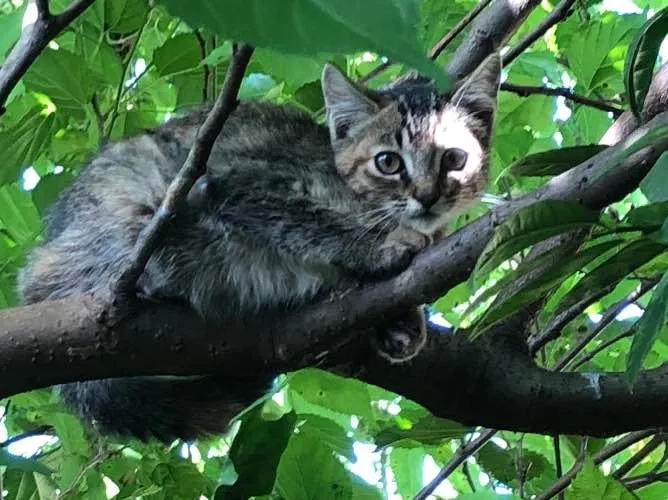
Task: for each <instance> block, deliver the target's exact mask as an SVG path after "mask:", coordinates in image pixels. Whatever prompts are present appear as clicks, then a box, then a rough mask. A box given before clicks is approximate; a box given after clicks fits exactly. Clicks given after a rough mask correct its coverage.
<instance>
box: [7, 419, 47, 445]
mask: <svg viewBox="0 0 668 500" xmlns="http://www.w3.org/2000/svg"><path fill="white" fill-rule="evenodd" d="M52 431H53V427H51V426H50V425H40V426H39V427H35V428H34V429H30V430H28V431H25V432H22V433H21V434H17V435H16V436H12V437H10V438H7V439H6V440H5V441H2V442H0V448H7V447H8V446H9V445H11V444H13V443H16V442H18V441H21V440H23V439H26V438H29V437H32V436H43V435H45V434H51V432H52Z"/></svg>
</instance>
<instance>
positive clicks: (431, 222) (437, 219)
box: [403, 200, 451, 236]
mask: <svg viewBox="0 0 668 500" xmlns="http://www.w3.org/2000/svg"><path fill="white" fill-rule="evenodd" d="M449 205H451V204H448V203H447V202H446V201H444V200H439V201H438V202H437V203H436V204H435V205H434V206H433V207H431V208H430V209H429V210H424V211H422V212H420V213H407V214H405V215H404V217H403V221H404V224H405V225H406V226H408V227H410V228H411V229H414V230H415V231H418V232H419V233H422V234H425V235H428V236H432V235H434V234H435V233H438V232H440V231H441V230H443V229H444V228H445V227H446V226H447V223H448V219H449V216H448V214H449V212H450V208H451V206H449Z"/></svg>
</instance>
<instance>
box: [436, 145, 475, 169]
mask: <svg viewBox="0 0 668 500" xmlns="http://www.w3.org/2000/svg"><path fill="white" fill-rule="evenodd" d="M467 158H468V153H467V152H466V151H464V150H463V149H459V148H450V149H446V150H445V152H444V153H443V157H442V159H441V166H442V167H443V168H444V169H446V170H461V169H463V168H464V166H465V165H466V159H467Z"/></svg>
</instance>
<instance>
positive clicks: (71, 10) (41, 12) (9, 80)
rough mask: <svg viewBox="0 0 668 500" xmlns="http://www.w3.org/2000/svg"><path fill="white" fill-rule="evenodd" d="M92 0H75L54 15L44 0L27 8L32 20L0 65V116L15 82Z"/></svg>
mask: <svg viewBox="0 0 668 500" xmlns="http://www.w3.org/2000/svg"><path fill="white" fill-rule="evenodd" d="M94 1H95V0H78V1H75V2H73V3H72V4H71V5H70V6H69V7H67V9H65V10H64V11H63V12H62V13H60V14H57V15H53V14H51V13H50V11H49V3H48V1H47V0H40V1H35V2H33V3H31V4H29V5H28V8H34V9H35V10H36V18H35V22H34V23H32V24H30V25H28V26H26V27H25V28H23V31H22V33H21V38H19V41H18V42H17V43H16V45H15V46H14V48H13V49H12V50H11V52H10V53H9V55H8V56H7V59H5V61H4V63H3V64H2V67H1V68H0V116H2V115H3V114H4V112H5V103H6V102H7V98H8V97H9V94H11V92H12V90H13V89H14V87H16V84H17V83H19V80H20V79H21V77H23V75H24V74H25V73H26V71H28V68H29V67H30V65H31V64H32V63H33V62H34V61H35V59H37V56H39V55H40V54H41V52H42V50H44V48H45V47H46V46H47V45H48V43H49V42H50V41H51V40H53V39H54V38H55V37H56V36H58V34H59V33H60V32H61V31H63V29H65V27H67V26H68V25H69V24H70V23H71V22H72V21H74V20H75V19H76V18H77V17H79V16H80V15H81V14H83V12H84V11H85V10H86V9H87V8H88V7H90V6H91V5H92V4H93V2H94Z"/></svg>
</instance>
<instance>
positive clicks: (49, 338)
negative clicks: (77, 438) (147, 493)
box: [0, 114, 668, 434]
mask: <svg viewBox="0 0 668 500" xmlns="http://www.w3.org/2000/svg"><path fill="white" fill-rule="evenodd" d="M667 122H668V114H663V115H659V116H657V117H656V118H655V119H654V120H653V121H652V122H650V123H648V124H647V125H646V126H644V127H641V128H640V129H638V130H637V131H636V132H635V133H634V134H633V135H632V137H631V138H630V140H634V139H637V138H638V137H640V136H642V135H644V134H645V133H647V132H648V131H649V130H651V129H652V128H653V127H656V126H659V125H664V124H666V123H667ZM624 145H625V143H621V144H619V145H618V146H615V147H611V148H609V149H608V150H606V151H604V152H602V153H600V154H599V155H597V156H596V157H594V158H593V159H591V160H590V161H588V162H586V163H584V164H582V165H580V166H579V167H576V168H575V169H573V170H571V171H569V172H566V173H564V174H562V175H560V176H558V177H555V178H554V179H552V180H551V181H550V182H548V183H547V184H546V185H545V186H544V187H542V188H540V189H539V190H537V191H535V192H533V193H530V194H528V195H527V196H525V197H523V198H520V199H518V200H515V201H513V202H511V203H508V204H506V205H502V206H499V207H496V208H495V209H494V210H492V211H491V212H490V213H488V214H487V215H485V216H483V217H481V218H480V219H478V220H476V221H474V222H473V223H472V224H470V225H469V226H467V227H465V228H462V229H460V230H459V231H457V232H456V233H454V234H452V235H451V236H449V237H447V238H446V239H444V240H443V241H442V242H441V243H440V244H438V245H436V246H434V247H433V248H431V249H429V250H427V251H426V252H424V253H423V254H421V255H419V256H418V258H417V259H416V260H415V261H414V263H413V264H412V265H411V267H410V268H409V269H408V270H407V271H406V272H404V273H402V274H401V275H399V276H397V277H396V278H394V279H391V280H388V281H385V282H381V283H377V284H373V285H370V286H368V287H364V288H361V289H356V290H351V291H349V292H347V293H344V294H342V295H340V296H336V297H332V298H330V299H328V300H325V301H323V302H321V303H319V304H315V305H313V306H311V307H307V308H305V309H303V310H300V311H299V312H296V313H294V314H286V315H285V316H284V317H282V318H278V319H275V318H272V319H273V321H272V323H271V324H268V323H261V322H257V323H253V324H251V323H246V324H238V325H228V326H227V328H226V329H225V331H219V330H217V329H215V328H211V327H210V326H207V325H204V324H203V323H202V322H201V321H200V320H198V319H197V318H196V317H195V315H194V314H193V313H191V312H189V311H187V310H186V309H184V308H183V307H181V306H178V305H174V304H157V305H146V306H145V307H144V306H140V307H139V308H138V309H137V311H136V313H135V314H133V315H129V316H127V317H122V318H121V319H119V320H114V321H110V319H109V317H108V315H107V309H106V303H105V302H104V301H103V300H100V299H99V298H96V297H94V296H89V295H84V296H77V297H71V298H69V299H65V300H62V301H57V302H45V303H41V304H34V305H31V306H27V307H22V308H16V309H10V310H3V311H0V325H2V327H0V359H2V360H3V363H2V365H0V397H5V396H8V395H11V394H13V393H16V392H20V391H24V390H28V389H32V388H37V387H43V386H47V385H53V384H57V383H63V382H68V381H73V380H82V379H91V378H105V377H112V376H128V375H151V374H160V373H162V374H175V375H186V374H193V373H211V372H221V371H222V373H223V374H225V373H234V374H235V375H236V376H240V375H243V374H247V375H248V376H257V375H258V373H261V372H266V373H269V374H275V373H279V372H281V371H285V370H291V369H295V368H298V367H301V366H305V365H307V364H314V363H315V362H321V363H322V366H323V367H327V366H328V363H329V360H328V359H327V357H326V356H325V357H322V356H320V355H319V354H321V353H322V351H325V350H335V348H336V346H337V345H338V344H343V343H345V342H346V341H347V340H348V339H349V338H350V337H351V336H354V335H355V331H357V332H359V329H360V328H364V327H365V326H368V325H371V324H375V323H377V322H378V321H381V320H382V318H383V317H384V316H385V315H386V314H389V313H391V312H392V311H395V310H396V309H397V308H404V307H407V306H410V305H413V304H418V303H424V302H430V301H431V300H433V299H435V298H436V297H438V296H439V295H440V294H441V293H442V291H443V290H445V289H448V288H450V287H452V286H454V285H456V284H458V283H460V282H462V281H464V280H465V279H466V278H467V277H468V274H469V272H470V270H471V269H472V268H473V265H474V264H475V261H476V259H477V258H478V256H479V254H480V253H481V251H482V249H483V248H484V246H485V244H486V242H487V241H488V240H489V238H490V237H491V235H492V234H493V231H494V227H495V226H496V225H498V223H500V222H501V221H502V220H504V219H505V218H506V217H507V216H508V215H509V214H511V213H512V212H513V211H514V210H515V209H517V208H519V207H522V206H526V205H528V204H530V203H533V202H534V201H537V200H540V199H547V198H550V199H557V198H558V199H572V200H579V201H581V202H582V203H583V204H585V205H586V206H589V207H591V208H594V209H598V208H601V207H603V206H606V205H608V204H609V203H611V202H613V201H616V200H618V199H620V198H621V197H623V196H624V195H625V194H626V193H627V192H629V191H630V190H632V189H633V188H634V187H635V186H636V185H637V184H638V182H639V181H640V180H641V179H642V178H643V176H644V175H645V174H646V173H647V171H648V170H649V168H650V167H651V165H652V164H653V162H654V161H655V160H656V159H657V158H658V156H659V155H660V154H661V153H662V152H663V151H665V150H666V149H667V148H668V138H663V139H661V140H660V142H659V143H658V144H656V145H655V146H653V147H649V148H645V149H644V150H642V151H639V152H637V153H636V154H634V155H632V156H631V157H630V158H628V159H627V160H625V161H624V162H622V164H621V165H619V166H618V167H617V168H614V169H606V172H607V173H606V175H604V176H602V177H600V178H598V179H597V180H596V181H594V182H592V181H591V179H592V178H595V174H596V172H597V171H599V170H600V169H604V168H606V167H607V161H608V159H609V158H611V156H612V155H614V154H616V152H617V151H619V150H620V149H622V148H623V147H624ZM363 337H364V336H362V335H358V336H357V338H355V339H354V341H351V342H350V345H353V344H357V345H353V347H354V349H353V351H355V352H357V351H359V350H360V349H359V347H360V345H359V344H360V343H363V342H364V341H365V339H364V338H363ZM186 338H187V342H185V339H186ZM486 338H489V339H490V340H489V341H487V340H484V339H486ZM497 338H499V339H504V341H505V342H508V341H509V339H512V338H514V337H512V336H508V335H505V336H504V335H501V336H499V335H488V336H485V337H483V338H482V339H481V341H479V342H474V343H471V342H469V341H468V340H467V339H466V338H464V337H462V336H460V335H458V336H439V335H433V336H432V338H431V340H430V343H429V346H428V348H427V349H425V350H424V352H423V353H422V354H421V356H420V357H419V358H418V359H416V361H415V362H414V363H411V364H409V365H407V366H396V367H392V368H389V367H388V366H387V364H386V363H385V362H383V361H381V360H377V359H372V360H371V361H369V362H368V363H365V362H364V361H365V360H359V359H358V363H357V364H356V365H355V363H353V364H352V365H351V366H349V367H348V368H347V370H344V371H346V372H347V373H355V374H359V376H360V378H362V379H363V380H366V381H368V382H372V383H376V384H378V385H381V386H383V387H386V388H388V389H390V390H395V391H397V392H399V393H401V394H403V395H405V396H406V397H409V398H411V399H414V400H416V401H418V402H420V403H422V404H424V405H425V406H427V407H428V408H430V409H432V411H434V413H435V414H437V415H442V416H449V417H452V418H456V419H459V420H462V421H464V422H475V423H476V424H478V425H486V426H490V427H500V428H509V429H514V430H526V431H532V432H547V433H551V434H553V433H592V434H612V433H619V432H622V431H625V430H629V429H638V428H644V427H649V426H659V425H663V424H665V423H666V422H665V421H664V417H665V412H662V411H659V408H665V407H666V406H665V405H666V404H668V372H667V370H666V368H662V369H657V370H653V371H648V372H646V373H643V374H642V375H641V377H640V378H639V381H638V383H637V385H636V387H635V391H634V393H633V394H631V393H630V392H629V390H628V387H627V383H626V381H625V378H624V375H623V374H605V375H600V376H592V377H585V376H583V375H582V374H558V373H553V372H549V371H546V370H542V369H541V368H538V367H536V366H535V365H534V364H533V363H532V361H531V359H530V358H529V357H528V356H527V355H526V354H522V353H520V352H519V350H518V348H517V346H516V345H515V346H512V349H511V348H510V347H508V348H507V349H506V347H507V346H506V347H504V346H505V344H502V345H497V344H495V343H494V342H497V341H496V340H494V342H492V339H497ZM345 348H348V346H346V347H345ZM318 349H320V351H318ZM500 356H502V357H500ZM352 359H355V358H352ZM138 361H140V362H138ZM15 373H21V374H22V376H21V377H15V376H14V377H12V376H9V374H15ZM445 388H447V390H445ZM444 390H445V396H444ZM473 395H475V397H473ZM510 402H512V404H511V403H510ZM661 405H663V406H661ZM490 408H494V410H495V411H493V412H492V411H489V409H490ZM565 412H569V413H568V418H567V417H566V413H565Z"/></svg>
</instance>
